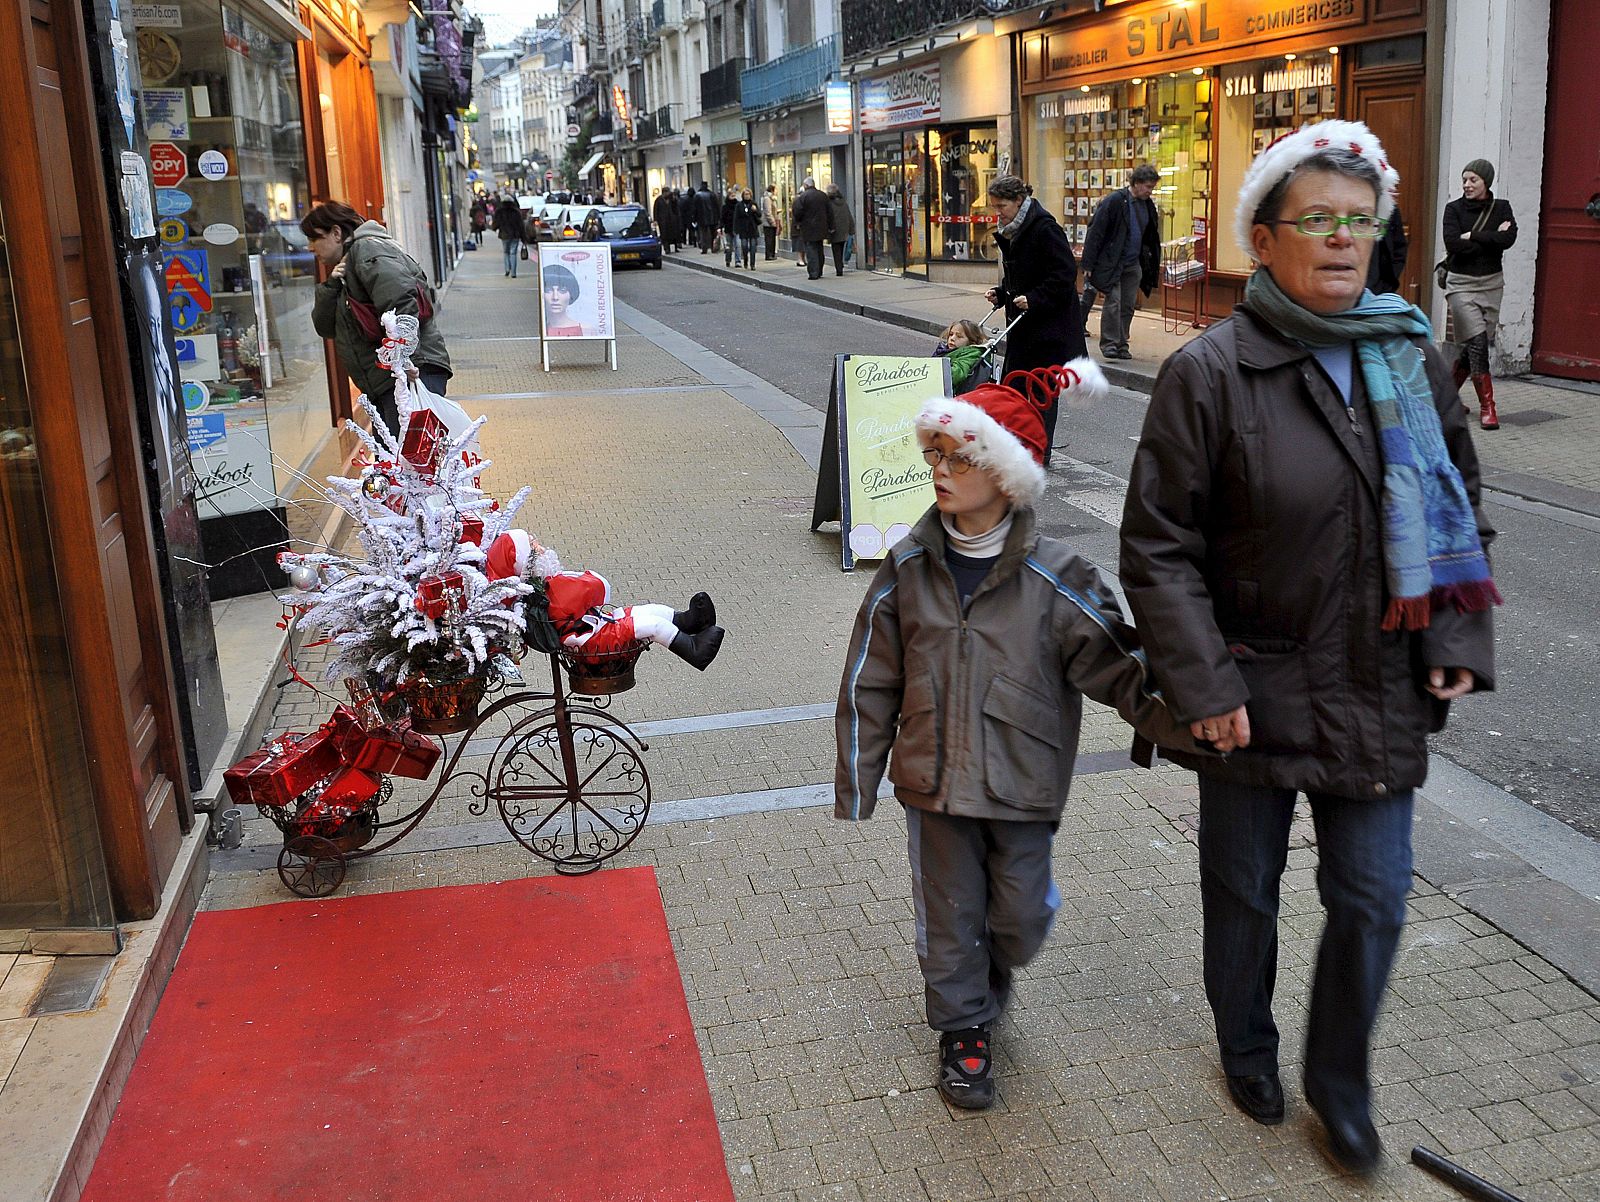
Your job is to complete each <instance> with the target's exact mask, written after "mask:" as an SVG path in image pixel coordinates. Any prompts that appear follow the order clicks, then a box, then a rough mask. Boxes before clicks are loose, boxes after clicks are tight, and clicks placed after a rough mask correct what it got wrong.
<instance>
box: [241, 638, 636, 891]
mask: <svg viewBox="0 0 1600 1202" xmlns="http://www.w3.org/2000/svg"><path fill="white" fill-rule="evenodd" d="M641 650H642V648H638V649H630V650H629V651H625V652H622V653H619V657H618V658H626V659H627V664H626V671H625V672H624V673H622V674H618V675H613V676H609V677H608V676H594V675H585V673H589V672H592V671H593V669H594V667H595V662H594V661H595V657H588V658H586V659H584V660H582V661H579V660H578V659H577V658H576V657H572V656H569V655H567V654H565V653H561V652H553V653H547V654H548V655H549V660H550V673H551V682H552V683H551V690H550V691H549V692H548V693H545V692H535V691H532V690H523V689H518V690H517V691H515V692H509V693H507V694H505V695H504V696H502V697H500V698H499V699H497V700H495V701H494V702H493V703H492V704H491V705H489V706H488V707H487V708H485V709H483V710H482V711H481V712H479V713H478V715H477V717H476V718H474V719H473V720H472V721H471V723H470V725H467V726H466V728H465V729H464V730H461V731H459V732H453V733H451V734H450V736H449V737H448V738H446V737H444V736H440V737H441V740H442V741H443V743H444V750H445V754H444V756H443V757H442V758H443V761H444V763H443V768H442V770H441V771H440V775H439V779H438V782H437V783H436V784H435V785H434V787H433V789H432V791H431V792H429V793H428V795H427V796H426V797H424V798H423V799H422V800H421V801H420V802H418V803H417V804H416V806H415V807H414V808H412V809H411V810H410V811H409V812H407V813H405V814H402V815H400V816H398V817H394V818H384V817H382V816H381V814H380V807H381V806H383V805H384V804H386V803H387V802H388V801H390V800H391V799H392V796H393V791H394V788H393V782H392V781H391V780H390V779H389V778H387V777H384V778H382V783H381V785H380V788H379V790H378V793H377V794H376V795H375V796H374V797H373V798H372V799H371V801H370V803H369V804H368V805H366V806H364V807H363V808H362V809H360V810H358V811H357V812H355V813H354V814H351V815H349V816H348V817H345V818H343V819H341V820H340V821H339V822H338V823H337V824H334V825H331V826H329V825H324V826H322V827H320V828H317V829H311V828H310V827H309V826H308V824H307V823H306V820H305V814H306V808H307V807H306V802H307V799H306V798H304V797H302V798H298V799H297V801H298V802H299V803H300V804H299V805H298V806H297V807H296V808H295V810H293V811H291V810H289V809H287V808H284V807H267V806H263V807H262V810H263V812H264V813H266V815H267V817H268V818H270V819H271V820H272V821H273V822H274V823H275V824H276V825H277V827H278V829H279V830H281V831H282V832H283V834H284V844H283V850H282V851H281V852H280V853H279V855H278V876H279V877H280V878H281V879H282V881H283V883H284V884H285V885H286V886H287V887H288V888H289V889H290V890H291V891H292V892H294V893H296V894H298V895H299V896H301V897H326V896H328V895H329V894H330V893H332V892H333V891H334V890H335V889H337V888H338V887H339V886H340V884H342V883H343V881H344V877H345V871H346V868H347V865H348V863H349V861H350V860H353V859H359V858H362V857H366V856H373V855H377V854H378V853H379V852H382V851H387V850H388V849H389V848H391V847H393V846H394V845H395V844H396V843H398V842H399V841H400V840H401V839H403V838H405V837H406V836H407V835H408V834H410V833H411V832H412V831H413V830H415V829H416V828H417V826H418V825H419V824H420V823H421V822H422V820H423V819H424V818H426V817H427V815H428V813H429V811H430V810H432V809H433V807H434V805H435V804H436V803H437V802H438V801H439V799H440V798H441V797H442V796H443V795H444V793H445V791H446V789H448V788H449V787H450V785H452V784H454V783H456V782H460V781H465V782H469V783H468V788H467V792H468V793H469V795H470V796H471V797H472V800H471V801H470V802H468V803H467V807H466V808H467V812H468V813H470V814H472V815H474V816H477V817H481V816H483V815H484V814H487V813H488V811H489V809H490V807H491V806H492V807H494V809H495V810H496V812H497V813H498V814H499V816H500V820H501V821H502V822H503V823H504V824H505V827H506V830H507V832H509V833H510V835H511V837H512V838H513V839H515V840H516V841H517V842H518V843H520V844H521V845H522V846H523V847H525V848H527V849H528V850H529V851H531V852H532V853H533V854H534V855H536V856H538V857H540V858H541V859H543V860H547V861H549V862H550V863H551V864H553V865H554V866H555V870H556V871H557V872H559V873H563V874H566V875H570V876H581V875H583V874H585V873H589V872H593V871H594V870H595V869H597V868H599V867H600V865H601V864H603V863H604V862H605V861H606V860H608V859H610V858H611V857H612V856H614V855H616V854H617V853H618V852H620V851H622V850H623V849H624V848H625V847H627V846H628V845H629V844H630V843H632V842H633V840H634V839H635V838H636V837H637V836H638V834H639V832H640V830H642V829H643V828H644V824H645V819H646V818H648V817H649V814H650V774H649V772H648V771H647V770H646V769H645V766H644V760H643V758H642V754H641V753H643V752H644V751H646V750H647V744H645V743H644V742H643V741H642V740H641V739H640V738H639V737H638V736H637V735H636V734H634V733H633V731H632V730H631V729H629V727H628V726H627V724H626V723H624V722H622V721H621V720H620V719H618V718H615V717H613V716H612V715H611V714H609V713H607V712H606V709H605V707H606V706H607V705H608V704H609V701H610V697H609V693H610V692H616V691H621V690H622V689H624V688H627V687H629V686H630V685H631V684H632V672H631V667H632V662H633V660H635V659H637V657H638V654H639V652H640V651H641ZM563 664H565V666H566V667H567V668H568V669H569V670H570V671H572V672H573V679H572V684H573V689H572V692H571V693H570V694H569V692H568V691H567V689H566V688H564V687H563V682H562V667H563ZM585 685H587V686H588V687H589V688H592V689H593V691H592V692H588V691H581V690H582V689H583V688H584V686H585ZM569 696H572V697H579V698H586V699H587V700H586V701H580V702H579V703H577V704H574V703H573V702H572V701H571V700H569ZM507 715H509V716H511V723H510V726H509V727H508V728H507V729H506V730H505V731H504V732H503V733H502V734H500V735H499V736H498V737H497V738H494V737H493V736H490V737H489V738H483V739H479V738H477V736H478V734H479V732H480V731H481V730H483V729H484V728H485V727H486V726H488V725H489V724H490V723H491V722H493V721H494V720H495V719H498V718H502V717H504V716H507ZM491 738H492V739H493V745H492V748H487V747H486V746H485V745H487V744H489V743H490V741H491ZM452 740H453V741H454V746H453V747H452V746H451V741H452ZM469 749H471V751H472V755H471V757H470V758H471V759H472V760H477V759H478V757H479V756H480V755H481V754H482V753H483V752H484V751H485V750H488V758H487V763H486V766H485V767H484V768H482V769H481V770H480V769H478V768H474V767H467V766H464V765H463V763H462V761H463V757H465V756H467V753H468V751H469ZM313 800H314V799H313ZM374 840H376V842H374Z"/></svg>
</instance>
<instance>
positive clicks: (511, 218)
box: [494, 196, 522, 280]
mask: <svg viewBox="0 0 1600 1202" xmlns="http://www.w3.org/2000/svg"><path fill="white" fill-rule="evenodd" d="M494 232H495V233H496V234H498V235H499V236H500V253H501V254H502V255H504V256H505V267H506V275H507V276H509V277H510V278H511V279H513V280H514V279H516V278H517V252H519V251H520V250H521V249H522V210H521V209H519V208H517V202H516V201H515V200H514V199H512V198H511V197H509V196H506V197H502V198H501V199H500V203H499V204H497V205H495V207H494Z"/></svg>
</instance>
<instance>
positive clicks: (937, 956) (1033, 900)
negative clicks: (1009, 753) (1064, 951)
mask: <svg viewBox="0 0 1600 1202" xmlns="http://www.w3.org/2000/svg"><path fill="white" fill-rule="evenodd" d="M906 827H907V831H908V850H909V852H910V856H911V898H912V904H913V906H914V907H915V909H916V916H917V962H918V963H919V964H920V965H921V966H922V980H923V983H924V988H925V994H926V1002H927V1013H928V1025H929V1026H930V1027H932V1028H933V1029H934V1030H936V1031H959V1030H962V1029H963V1028H966V1027H979V1026H983V1025H985V1024H986V1023H990V1022H993V1021H994V1020H995V1019H996V1018H998V1017H999V1016H1000V1011H1001V1010H1002V1009H1003V1008H1004V1006H1005V1003H1006V998H1007V996H1008V995H1009V993H1010V991H1011V974H1012V972H1013V971H1014V970H1015V969H1018V968H1021V967H1022V966H1023V965H1024V964H1026V963H1028V961H1030V960H1032V959H1033V958H1034V956H1036V955H1038V953H1039V949H1040V948H1041V947H1043V946H1044V941H1045V937H1046V936H1047V935H1049V933H1050V925H1051V923H1052V922H1054V921H1055V916H1056V911H1057V910H1059V909H1060V908H1061V894H1060V892H1059V891H1058V890H1057V889H1056V885H1055V881H1054V880H1053V879H1052V877H1051V875H1050V843H1051V840H1052V838H1053V837H1054V835H1055V831H1054V829H1053V828H1054V824H1053V823H1049V822H1004V821H995V820H988V819H982V818H961V817H957V816H956V815H953V814H937V813H933V812H931V811H928V810H917V809H913V808H911V807H910V806H907V807H906Z"/></svg>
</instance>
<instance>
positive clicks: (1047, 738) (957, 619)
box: [834, 361, 1198, 1110]
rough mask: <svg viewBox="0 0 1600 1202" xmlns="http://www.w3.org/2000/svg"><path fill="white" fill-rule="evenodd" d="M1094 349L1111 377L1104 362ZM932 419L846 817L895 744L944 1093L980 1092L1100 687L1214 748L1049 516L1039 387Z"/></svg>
mask: <svg viewBox="0 0 1600 1202" xmlns="http://www.w3.org/2000/svg"><path fill="white" fill-rule="evenodd" d="M1074 366H1077V365H1074ZM1082 366H1083V368H1084V369H1085V370H1086V371H1087V372H1092V373H1093V375H1094V377H1095V378H1096V385H1097V386H1098V387H1099V388H1102V389H1103V387H1104V379H1103V377H1100V373H1099V371H1098V369H1097V368H1096V367H1095V366H1094V365H1093V364H1092V363H1088V362H1087V361H1085V363H1084V364H1083V365H1082ZM916 429H917V438H918V440H919V441H920V442H921V444H922V447H923V458H924V459H926V460H927V462H928V464H929V466H930V467H932V469H933V487H934V497H935V500H934V504H933V506H932V507H931V508H930V509H929V510H928V511H927V513H925V514H924V515H923V516H922V518H921V519H920V520H919V521H918V522H917V524H916V526H915V527H913V529H912V531H911V534H910V535H909V536H907V537H906V538H904V539H902V540H901V541H900V542H899V543H897V544H896V545H895V546H894V547H893V548H892V549H891V550H890V551H889V553H888V557H887V558H886V559H885V560H884V562H883V566H882V567H881V568H880V569H879V570H878V573H877V575H876V576H875V577H874V578H873V581H872V584H871V585H870V586H869V587H868V589H867V597H866V600H865V602H864V603H863V604H862V606H861V610H860V613H859V614H858V615H857V617H856V623H855V630H854V633H853V634H852V635H851V639H850V647H849V650H848V652H847V653H846V657H845V668H844V678H843V680H842V682H841V684H840V687H839V703H838V709H837V712H836V716H835V732H836V737H837V744H838V759H837V767H836V769H835V773H834V817H835V818H840V819H846V820H850V821H855V820H858V819H863V818H870V817H871V816H872V813H873V810H874V808H875V806H876V801H877V796H878V785H879V782H880V781H881V780H882V778H883V775H884V768H885V762H886V761H887V764H888V776H889V780H890V781H891V782H892V784H893V786H894V795H895V799H896V800H897V801H899V802H900V804H901V805H902V806H904V807H905V815H906V826H907V829H908V835H909V841H908V852H909V856H910V861H911V888H912V900H913V905H914V907H915V910H916V917H917V924H916V950H917V962H918V964H919V965H920V967H921V969H922V978H923V985H924V998H925V1005H926V1013H927V1019H928V1025H929V1026H930V1027H932V1028H933V1029H934V1030H935V1031H938V1032H939V1058H940V1064H939V1070H938V1076H937V1081H938V1088H939V1093H940V1094H941V1095H942V1096H943V1097H944V1099H945V1101H947V1102H949V1103H950V1104H951V1105H952V1106H958V1107H961V1108H963V1109H969V1110H978V1109H983V1108H984V1107H987V1106H989V1105H990V1104H991V1103H992V1102H993V1101H994V1092H995V1083H994V1049H993V1046H992V1041H991V1036H990V1031H991V1024H992V1023H993V1022H994V1021H995V1020H996V1019H997V1018H999V1017H1000V1014H1001V1012H1002V1011H1004V1010H1005V1008H1006V1003H1007V1002H1008V1001H1009V999H1010V995H1011V988H1012V980H1013V975H1014V973H1015V972H1016V970H1017V969H1019V968H1021V967H1022V966H1024V965H1025V964H1027V963H1028V962H1029V961H1031V960H1032V959H1033V958H1034V956H1035V955H1037V954H1038V952H1039V950H1040V948H1041V947H1042V946H1043V945H1044V941H1045V938H1046V936H1047V935H1048V934H1049V932H1050V927H1051V924H1052V923H1053V921H1054V919H1055V915H1056V911H1057V909H1058V908H1059V907H1060V905H1061V898H1060V894H1059V893H1058V892H1057V889H1056V886H1055V882H1054V880H1053V878H1052V874H1051V866H1050V850H1051V841H1052V838H1053V837H1054V834H1055V831H1056V828H1057V826H1058V825H1059V824H1060V821H1061V813H1062V810H1063V808H1064V807H1065V805H1066V799H1067V793H1068V790H1069V789H1070V787H1071V785H1072V773H1073V766H1074V761H1075V757H1076V755H1077V747H1078V737H1079V732H1080V728H1081V725H1082V715H1083V698H1084V696H1085V695H1087V696H1089V697H1092V698H1094V699H1095V700H1096V701H1099V702H1101V703H1102V704H1105V705H1111V706H1115V707H1116V708H1117V710H1118V712H1120V713H1121V714H1122V715H1123V717H1124V718H1126V719H1127V720H1128V721H1129V722H1131V723H1133V724H1134V725H1135V726H1137V727H1138V728H1139V729H1140V730H1141V731H1142V732H1143V733H1144V734H1145V735H1146V736H1147V737H1149V738H1150V739H1151V740H1153V741H1154V742H1156V743H1159V744H1161V745H1162V746H1165V747H1174V748H1185V749H1188V750H1190V751H1196V750H1197V749H1198V748H1197V744H1196V743H1195V741H1194V739H1193V737H1192V736H1191V735H1190V734H1189V732H1188V730H1187V729H1186V727H1185V726H1184V725H1182V724H1180V723H1178V722H1177V721H1176V720H1175V719H1174V718H1172V716H1171V715H1170V714H1169V713H1168V712H1167V709H1166V706H1165V704H1164V703H1163V702H1162V701H1161V698H1160V693H1159V691H1158V690H1157V689H1156V688H1155V686H1154V684H1153V682H1152V681H1151V680H1150V679H1149V677H1148V675H1147V673H1146V671H1145V667H1144V664H1143V661H1142V660H1141V658H1140V657H1139V655H1138V652H1137V650H1136V649H1137V647H1138V640H1137V637H1136V636H1135V634H1134V632H1133V630H1132V629H1131V628H1130V627H1129V626H1128V625H1127V624H1126V623H1125V622H1124V621H1123V619H1122V612H1121V610H1120V609H1119V608H1118V605H1117V602H1116V600H1115V599H1114V598H1113V595H1112V593H1111V590H1110V589H1108V588H1106V587H1105V584H1104V582H1103V581H1102V580H1101V579H1100V576H1099V573H1098V572H1096V570H1095V569H1094V568H1093V567H1092V566H1090V565H1089V564H1088V563H1086V562H1085V561H1084V560H1082V559H1080V558H1078V556H1077V555H1075V554H1073V552H1072V551H1071V550H1070V549H1069V548H1068V547H1067V545H1066V544H1065V543H1062V542H1059V541H1057V540H1056V539H1053V538H1046V537H1044V536H1042V535H1041V534H1040V533H1039V530H1038V526H1037V521H1036V518H1035V516H1034V506H1035V505H1036V504H1037V503H1038V501H1039V499H1040V498H1041V497H1042V496H1043V495H1044V488H1045V471H1044V450H1045V434H1044V423H1043V422H1042V421H1040V418H1039V410H1038V408H1037V407H1036V406H1035V404H1034V403H1033V402H1032V400H1030V399H1029V398H1026V397H1024V396H1022V395H1021V394H1020V393H1018V392H1017V391H1015V390H1013V389H1011V388H1007V387H1002V386H1000V385H995V384H986V385H983V386H982V387H980V388H977V389H975V390H973V391H972V392H969V393H967V394H966V395H965V396H962V397H958V398H947V397H946V398H939V399H936V400H930V401H928V402H927V403H926V404H925V405H924V406H923V407H922V410H921V413H920V414H919V415H918V417H917V420H916ZM958 631H959V632H960V633H959V638H958V637H957V632H958ZM891 750H892V752H893V754H892V757H891V754H890V753H891Z"/></svg>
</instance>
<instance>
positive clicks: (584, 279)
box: [539, 242, 616, 338]
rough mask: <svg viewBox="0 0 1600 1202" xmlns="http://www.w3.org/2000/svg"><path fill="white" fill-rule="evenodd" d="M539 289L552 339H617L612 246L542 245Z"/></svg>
mask: <svg viewBox="0 0 1600 1202" xmlns="http://www.w3.org/2000/svg"><path fill="white" fill-rule="evenodd" d="M539 292H540V297H541V301H542V304H543V309H544V332H545V334H546V336H548V337H550V338H615V337H616V332H615V331H616V320H615V318H614V317H613V315H612V296H611V248H610V247H609V246H607V245H606V244H605V243H603V242H602V243H593V242H569V243H567V244H565V245H561V244H560V243H553V244H549V245H540V247H539Z"/></svg>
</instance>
